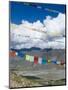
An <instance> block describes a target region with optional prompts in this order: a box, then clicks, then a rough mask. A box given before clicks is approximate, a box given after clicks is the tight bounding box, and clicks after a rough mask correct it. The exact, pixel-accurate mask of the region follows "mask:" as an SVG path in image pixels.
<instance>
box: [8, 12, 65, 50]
mask: <svg viewBox="0 0 68 90" xmlns="http://www.w3.org/2000/svg"><path fill="white" fill-rule="evenodd" d="M64 35H65V15H64V14H61V13H59V14H58V16H57V17H54V18H53V17H51V16H47V17H46V19H45V20H43V23H42V22H40V20H37V21H36V22H33V23H30V22H29V21H25V20H22V23H21V24H20V25H16V24H12V23H10V43H11V44H10V48H15V49H21V48H31V47H39V48H41V49H44V48H50V47H51V48H56V49H64V48H65V37H63V36H64Z"/></svg>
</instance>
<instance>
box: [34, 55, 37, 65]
mask: <svg viewBox="0 0 68 90" xmlns="http://www.w3.org/2000/svg"><path fill="white" fill-rule="evenodd" d="M37 63H38V56H34V64H37Z"/></svg>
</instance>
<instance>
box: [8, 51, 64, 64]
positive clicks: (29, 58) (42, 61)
mask: <svg viewBox="0 0 68 90" xmlns="http://www.w3.org/2000/svg"><path fill="white" fill-rule="evenodd" d="M9 56H10V57H16V56H18V57H21V58H23V57H25V60H26V61H29V62H33V63H34V64H47V63H52V64H57V65H64V64H65V62H64V60H61V61H59V60H58V59H57V58H56V57H52V58H51V59H46V57H39V56H32V55H28V54H24V53H22V52H16V51H10V52H9Z"/></svg>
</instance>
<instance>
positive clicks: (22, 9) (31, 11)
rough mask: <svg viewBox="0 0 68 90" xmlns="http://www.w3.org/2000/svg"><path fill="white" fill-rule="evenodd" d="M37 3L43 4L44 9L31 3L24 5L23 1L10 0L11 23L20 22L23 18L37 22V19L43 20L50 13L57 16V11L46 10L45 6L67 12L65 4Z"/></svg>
mask: <svg viewBox="0 0 68 90" xmlns="http://www.w3.org/2000/svg"><path fill="white" fill-rule="evenodd" d="M35 5H37V6H41V7H42V9H39V8H36V7H33V6H29V5H24V3H23V2H10V21H11V23H15V24H20V23H21V21H22V20H27V21H29V22H35V21H37V20H40V21H41V22H42V21H43V20H44V19H45V17H46V16H48V15H50V16H52V17H56V16H57V15H58V14H57V13H55V12H49V11H46V10H44V9H45V8H48V9H52V10H57V11H59V12H61V13H65V5H58V4H37V3H36V4H35Z"/></svg>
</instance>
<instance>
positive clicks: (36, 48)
mask: <svg viewBox="0 0 68 90" xmlns="http://www.w3.org/2000/svg"><path fill="white" fill-rule="evenodd" d="M10 50H13V51H32V50H36V51H40V50H42V51H50V50H52V48H44V49H41V48H38V47H32V48H28V49H27V48H23V49H13V48H11V49H10Z"/></svg>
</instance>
